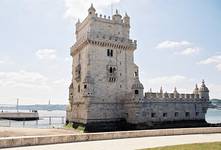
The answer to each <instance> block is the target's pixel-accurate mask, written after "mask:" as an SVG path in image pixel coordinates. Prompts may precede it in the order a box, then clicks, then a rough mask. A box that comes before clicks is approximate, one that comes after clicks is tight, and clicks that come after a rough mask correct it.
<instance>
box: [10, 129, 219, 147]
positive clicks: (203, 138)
mask: <svg viewBox="0 0 221 150" xmlns="http://www.w3.org/2000/svg"><path fill="white" fill-rule="evenodd" d="M206 142H221V134H220V133H218V134H195V135H194V134H192V135H178V136H157V137H143V138H126V139H116V140H101V141H89V142H76V143H67V144H54V145H43V146H31V147H17V148H10V149H8V150H39V149H40V150H51V149H53V150H61V149H65V150H73V149H75V150H88V149H90V150H135V149H143V148H152V147H159V146H169V145H180V144H191V143H206Z"/></svg>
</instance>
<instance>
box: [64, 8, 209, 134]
mask: <svg viewBox="0 0 221 150" xmlns="http://www.w3.org/2000/svg"><path fill="white" fill-rule="evenodd" d="M129 35H130V17H129V16H128V15H127V14H125V16H124V17H122V16H121V15H120V14H119V13H118V11H116V13H115V14H114V15H113V16H112V18H110V17H107V16H102V15H100V16H98V15H97V14H96V10H95V8H94V7H93V5H91V7H90V8H89V9H88V16H87V17H86V18H85V19H84V21H83V22H80V21H78V22H77V23H76V43H75V44H74V45H73V46H72V47H71V56H72V57H73V65H72V69H73V71H72V77H73V79H72V83H71V85H70V87H69V103H70V104H69V107H68V108H67V122H72V123H74V125H75V126H78V125H83V126H85V127H86V130H88V131H105V130H121V129H123V130H124V129H141V128H148V127H154V126H155V125H159V124H164V125H165V123H168V124H169V123H171V122H172V124H173V123H174V124H177V123H180V122H181V124H182V125H185V123H187V124H188V123H190V124H192V125H193V124H197V123H202V122H205V114H206V112H207V108H208V104H209V90H208V88H207V87H206V85H205V83H204V81H203V82H202V85H201V87H200V88H199V89H198V87H197V86H196V88H195V89H194V91H193V93H192V94H182V93H179V92H178V91H177V89H176V88H175V89H174V92H173V93H167V92H163V89H162V88H161V90H160V92H159V93H154V92H152V91H150V92H146V93H144V92H143V90H144V87H143V85H142V83H141V82H140V81H139V75H138V74H139V71H138V66H137V65H136V64H135V63H134V51H135V50H136V48H137V41H136V40H132V39H130V36H129Z"/></svg>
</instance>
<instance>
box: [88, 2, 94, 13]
mask: <svg viewBox="0 0 221 150" xmlns="http://www.w3.org/2000/svg"><path fill="white" fill-rule="evenodd" d="M95 13H96V9H95V8H94V6H93V4H91V7H90V8H89V9H88V15H89V16H96V14H95Z"/></svg>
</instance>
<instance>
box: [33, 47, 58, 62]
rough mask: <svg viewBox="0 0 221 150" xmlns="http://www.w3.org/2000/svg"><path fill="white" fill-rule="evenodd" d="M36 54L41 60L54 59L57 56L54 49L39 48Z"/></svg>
mask: <svg viewBox="0 0 221 150" xmlns="http://www.w3.org/2000/svg"><path fill="white" fill-rule="evenodd" d="M36 56H37V57H38V58H39V59H41V60H55V59H56V58H57V56H56V50H55V49H39V50H38V51H37V52H36Z"/></svg>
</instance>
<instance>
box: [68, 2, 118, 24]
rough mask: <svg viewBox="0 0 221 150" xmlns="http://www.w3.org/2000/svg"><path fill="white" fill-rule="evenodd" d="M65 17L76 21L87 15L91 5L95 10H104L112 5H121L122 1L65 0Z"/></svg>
mask: <svg viewBox="0 0 221 150" xmlns="http://www.w3.org/2000/svg"><path fill="white" fill-rule="evenodd" d="M64 2H65V7H66V11H65V17H67V18H70V19H72V20H74V21H76V20H77V19H78V18H80V19H83V17H85V16H86V15H87V10H88V8H89V7H90V5H91V3H93V4H94V7H95V9H97V10H98V9H99V10H102V9H104V8H105V7H107V6H110V5H111V4H116V3H119V2H120V0H108V1H105V0H65V1H64Z"/></svg>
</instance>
